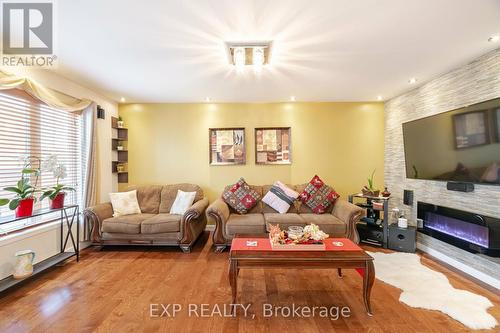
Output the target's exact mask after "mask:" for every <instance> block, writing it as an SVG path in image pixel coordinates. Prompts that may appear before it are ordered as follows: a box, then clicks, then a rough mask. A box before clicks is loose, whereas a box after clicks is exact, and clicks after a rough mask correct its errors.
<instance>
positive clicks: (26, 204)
mask: <svg viewBox="0 0 500 333" xmlns="http://www.w3.org/2000/svg"><path fill="white" fill-rule="evenodd" d="M34 201H35V199H33V198H28V199H23V200H21V201H19V206H17V208H16V218H20V217H26V216H31V215H33V202H34Z"/></svg>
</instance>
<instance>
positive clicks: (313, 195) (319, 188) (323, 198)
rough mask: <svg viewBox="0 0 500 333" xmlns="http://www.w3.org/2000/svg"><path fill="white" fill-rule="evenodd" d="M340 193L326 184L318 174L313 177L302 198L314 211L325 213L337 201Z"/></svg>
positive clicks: (301, 195)
mask: <svg viewBox="0 0 500 333" xmlns="http://www.w3.org/2000/svg"><path fill="white" fill-rule="evenodd" d="M339 196H340V195H339V194H338V193H337V192H335V190H334V189H332V188H331V187H330V186H328V185H326V184H325V183H324V182H323V181H322V180H321V178H319V177H318V176H317V175H316V176H314V177H313V179H311V181H310V182H309V184H307V186H306V187H305V189H304V191H302V193H301V194H300V200H301V201H302V203H305V204H306V205H307V206H309V208H311V209H312V211H313V213H316V214H323V213H325V212H326V211H327V209H328V208H329V207H330V206H332V205H333V204H334V203H335V200H337V198H338V197H339Z"/></svg>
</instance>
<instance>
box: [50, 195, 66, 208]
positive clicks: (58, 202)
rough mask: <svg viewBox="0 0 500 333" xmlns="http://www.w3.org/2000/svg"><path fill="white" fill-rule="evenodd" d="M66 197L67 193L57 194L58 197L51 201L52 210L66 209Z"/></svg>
mask: <svg viewBox="0 0 500 333" xmlns="http://www.w3.org/2000/svg"><path fill="white" fill-rule="evenodd" d="M65 196H66V193H64V192H59V193H57V195H56V197H55V198H54V200H50V209H60V208H63V207H64V198H65Z"/></svg>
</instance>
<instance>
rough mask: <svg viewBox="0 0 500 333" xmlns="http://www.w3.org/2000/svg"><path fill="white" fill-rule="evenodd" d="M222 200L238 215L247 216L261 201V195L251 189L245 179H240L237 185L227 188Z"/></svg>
mask: <svg viewBox="0 0 500 333" xmlns="http://www.w3.org/2000/svg"><path fill="white" fill-rule="evenodd" d="M222 199H223V200H224V201H225V202H226V203H227V204H228V205H229V206H231V207H232V208H233V209H234V210H235V211H236V212H238V214H246V213H248V211H249V210H250V209H252V208H253V207H254V206H255V205H256V204H257V202H258V201H259V200H260V195H259V193H257V192H256V191H254V190H252V189H251V188H250V185H248V184H247V183H246V182H245V179H243V178H240V180H239V181H238V182H237V183H236V184H234V185H232V186H228V187H226V189H225V190H224V192H222Z"/></svg>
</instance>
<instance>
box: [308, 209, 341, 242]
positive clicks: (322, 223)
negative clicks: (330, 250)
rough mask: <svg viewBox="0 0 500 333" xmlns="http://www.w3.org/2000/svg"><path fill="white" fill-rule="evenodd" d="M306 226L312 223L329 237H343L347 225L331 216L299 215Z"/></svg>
mask: <svg viewBox="0 0 500 333" xmlns="http://www.w3.org/2000/svg"><path fill="white" fill-rule="evenodd" d="M300 216H301V217H302V218H303V219H304V221H305V222H306V223H307V224H311V223H314V224H316V225H317V226H318V227H319V228H320V229H321V230H322V231H324V232H326V233H327V234H329V235H330V237H345V235H346V233H347V225H346V224H345V223H344V222H343V221H341V220H340V219H338V218H336V217H335V216H333V215H332V214H321V215H319V214H300Z"/></svg>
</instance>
